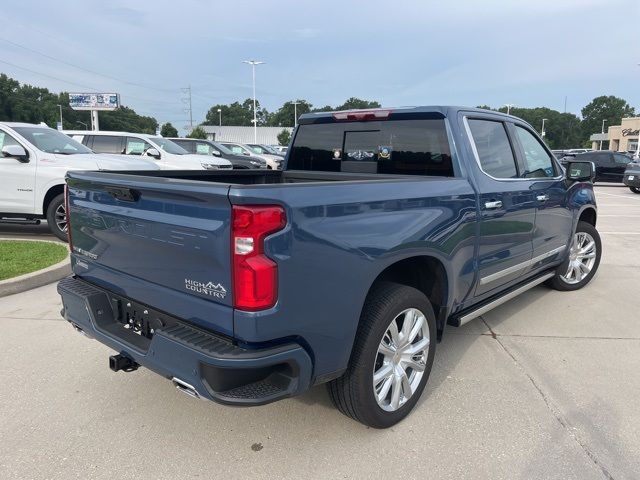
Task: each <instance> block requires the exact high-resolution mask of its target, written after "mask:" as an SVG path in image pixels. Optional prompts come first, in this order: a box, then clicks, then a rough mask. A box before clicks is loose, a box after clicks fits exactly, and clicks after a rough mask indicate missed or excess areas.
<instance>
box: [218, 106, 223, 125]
mask: <svg viewBox="0 0 640 480" xmlns="http://www.w3.org/2000/svg"><path fill="white" fill-rule="evenodd" d="M218 116H219V117H220V126H222V109H221V108H219V109H218Z"/></svg>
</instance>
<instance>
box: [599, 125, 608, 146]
mask: <svg viewBox="0 0 640 480" xmlns="http://www.w3.org/2000/svg"><path fill="white" fill-rule="evenodd" d="M606 121H607V119H606V118H605V119H604V120H602V131H601V132H600V133H602V134H603V135H604V123H605V122H606ZM600 150H602V140H600Z"/></svg>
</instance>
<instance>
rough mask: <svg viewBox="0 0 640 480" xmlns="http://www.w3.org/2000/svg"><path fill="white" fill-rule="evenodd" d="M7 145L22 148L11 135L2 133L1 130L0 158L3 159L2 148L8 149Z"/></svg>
mask: <svg viewBox="0 0 640 480" xmlns="http://www.w3.org/2000/svg"><path fill="white" fill-rule="evenodd" d="M9 145H18V146H19V147H21V146H22V145H20V144H19V143H18V141H17V140H16V139H15V138H13V137H12V136H11V135H9V134H8V133H6V132H3V131H2V130H0V158H4V157H5V155H4V153H2V149H3V148H4V147H8V146H9Z"/></svg>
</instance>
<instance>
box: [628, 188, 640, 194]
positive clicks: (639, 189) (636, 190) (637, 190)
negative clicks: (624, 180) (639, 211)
mask: <svg viewBox="0 0 640 480" xmlns="http://www.w3.org/2000/svg"><path fill="white" fill-rule="evenodd" d="M629 190H631V191H632V192H633V193H640V187H629Z"/></svg>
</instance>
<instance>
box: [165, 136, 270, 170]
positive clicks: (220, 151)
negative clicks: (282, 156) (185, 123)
mask: <svg viewBox="0 0 640 480" xmlns="http://www.w3.org/2000/svg"><path fill="white" fill-rule="evenodd" d="M169 140H171V141H172V142H173V143H177V144H178V145H180V146H181V147H182V148H184V149H185V150H186V151H187V152H189V153H195V154H197V155H213V156H214V157H220V158H224V159H225V160H229V161H230V162H231V163H232V164H233V168H234V169H242V168H245V169H246V168H261V169H266V168H267V163H266V162H265V161H264V160H260V159H258V158H250V157H246V156H244V155H236V154H235V153H233V152H232V151H231V150H229V149H228V148H227V147H225V146H224V145H220V144H219V143H217V142H212V141H211V140H201V139H198V138H169Z"/></svg>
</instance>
